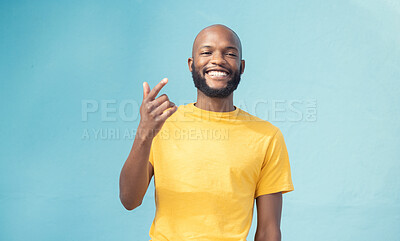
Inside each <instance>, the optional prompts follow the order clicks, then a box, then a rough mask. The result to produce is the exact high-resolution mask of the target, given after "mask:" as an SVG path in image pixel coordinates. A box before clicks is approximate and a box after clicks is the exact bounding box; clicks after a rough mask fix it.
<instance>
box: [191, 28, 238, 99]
mask: <svg viewBox="0 0 400 241" xmlns="http://www.w3.org/2000/svg"><path fill="white" fill-rule="evenodd" d="M241 58H242V51H241V44H240V40H239V38H238V37H237V35H236V34H235V33H234V32H233V31H232V30H230V29H229V28H227V27H225V26H223V25H213V26H210V27H208V28H205V29H203V30H202V31H201V32H200V33H199V34H198V35H197V37H196V39H195V41H194V44H193V50H192V58H189V60H188V64H189V70H190V71H191V72H192V76H193V81H194V84H195V86H196V87H197V88H198V89H199V90H200V91H202V92H203V93H204V94H205V95H207V96H209V97H218V98H224V97H227V96H229V95H230V94H231V93H232V92H233V91H234V90H235V89H236V88H237V86H238V85H239V82H240V76H241V74H242V73H243V71H244V60H242V59H241Z"/></svg>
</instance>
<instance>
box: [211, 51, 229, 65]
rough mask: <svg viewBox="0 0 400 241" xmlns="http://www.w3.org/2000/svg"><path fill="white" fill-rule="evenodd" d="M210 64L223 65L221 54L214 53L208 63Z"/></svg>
mask: <svg viewBox="0 0 400 241" xmlns="http://www.w3.org/2000/svg"><path fill="white" fill-rule="evenodd" d="M210 62H211V63H212V64H215V65H221V64H224V63H225V59H224V56H223V54H221V53H219V52H215V53H214V54H213V56H212V59H211V61H210Z"/></svg>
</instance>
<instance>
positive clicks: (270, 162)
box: [254, 129, 294, 198]
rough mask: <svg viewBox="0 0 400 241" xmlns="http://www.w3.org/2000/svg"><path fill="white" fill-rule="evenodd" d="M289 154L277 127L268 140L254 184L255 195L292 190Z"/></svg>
mask: <svg viewBox="0 0 400 241" xmlns="http://www.w3.org/2000/svg"><path fill="white" fill-rule="evenodd" d="M293 190H294V187H293V183H292V177H291V171H290V163H289V155H288V152H287V149H286V144H285V140H284V139H283V135H282V133H281V131H280V130H279V129H278V130H277V131H276V133H275V135H274V136H273V137H272V139H271V140H270V142H269V145H268V147H267V151H266V155H265V158H264V161H263V164H262V165H261V171H260V175H259V179H258V182H257V186H256V191H255V196H254V198H257V197H258V196H261V195H265V194H270V193H277V192H282V193H287V192H290V191H293Z"/></svg>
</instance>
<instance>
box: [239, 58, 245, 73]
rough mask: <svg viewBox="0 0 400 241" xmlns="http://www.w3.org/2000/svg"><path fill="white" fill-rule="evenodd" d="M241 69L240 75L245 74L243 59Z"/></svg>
mask: <svg viewBox="0 0 400 241" xmlns="http://www.w3.org/2000/svg"><path fill="white" fill-rule="evenodd" d="M240 62H241V68H240V74H243V72H244V65H245V64H244V59H242V60H241V61H240Z"/></svg>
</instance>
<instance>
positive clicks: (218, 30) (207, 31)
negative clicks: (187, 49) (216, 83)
mask: <svg viewBox="0 0 400 241" xmlns="http://www.w3.org/2000/svg"><path fill="white" fill-rule="evenodd" d="M215 40H218V41H221V40H222V41H228V42H230V44H231V45H232V46H231V47H235V48H237V50H238V52H239V55H240V58H241V57H242V44H241V42H240V39H239V36H238V35H237V34H236V33H235V32H234V31H233V30H232V29H230V28H228V27H227V26H225V25H222V24H214V25H211V26H208V27H206V28H204V29H202V30H201V31H200V32H199V33H198V34H197V36H196V38H195V39H194V42H193V47H192V57H194V56H195V54H194V53H195V52H196V51H197V49H198V48H201V47H202V46H207V43H208V42H210V41H215Z"/></svg>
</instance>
